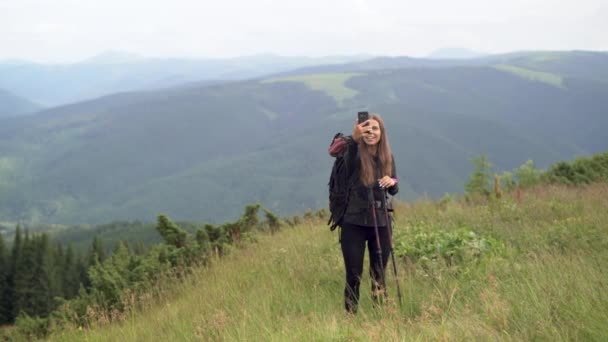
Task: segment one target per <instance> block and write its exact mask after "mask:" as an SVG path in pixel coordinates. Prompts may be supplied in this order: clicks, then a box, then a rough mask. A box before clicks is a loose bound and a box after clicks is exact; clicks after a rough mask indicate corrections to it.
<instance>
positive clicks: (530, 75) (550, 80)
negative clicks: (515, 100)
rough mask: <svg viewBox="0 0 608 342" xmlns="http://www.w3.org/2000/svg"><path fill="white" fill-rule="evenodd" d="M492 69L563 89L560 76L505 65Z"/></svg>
mask: <svg viewBox="0 0 608 342" xmlns="http://www.w3.org/2000/svg"><path fill="white" fill-rule="evenodd" d="M494 68H496V69H498V70H500V71H505V72H509V73H512V74H515V75H517V76H520V77H523V78H525V79H528V80H531V81H537V82H542V83H546V84H548V85H551V86H554V87H557V88H563V87H564V86H563V78H562V77H561V76H560V75H556V74H552V73H549V72H543V71H535V70H530V69H525V68H522V67H517V66H514V65H507V64H499V65H495V66H494Z"/></svg>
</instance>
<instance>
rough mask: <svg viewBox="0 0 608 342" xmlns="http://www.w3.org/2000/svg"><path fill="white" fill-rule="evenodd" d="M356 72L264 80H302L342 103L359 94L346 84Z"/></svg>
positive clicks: (268, 81) (271, 81) (313, 88)
mask: <svg viewBox="0 0 608 342" xmlns="http://www.w3.org/2000/svg"><path fill="white" fill-rule="evenodd" d="M357 75H359V74H356V73H342V74H313V75H305V76H291V77H282V78H273V79H269V80H265V81H263V83H273V82H302V83H304V84H306V85H307V86H308V87H309V88H310V89H312V90H318V91H322V92H324V93H326V94H327V95H329V96H331V97H333V98H334V99H335V100H336V102H337V103H338V104H340V105H342V103H343V101H344V100H346V99H349V98H352V97H355V95H357V93H358V92H357V91H356V90H354V89H351V88H348V87H346V86H345V85H344V83H345V82H346V81H348V79H350V78H351V77H353V76H357Z"/></svg>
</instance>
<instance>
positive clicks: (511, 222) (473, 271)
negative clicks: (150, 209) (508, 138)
mask: <svg viewBox="0 0 608 342" xmlns="http://www.w3.org/2000/svg"><path fill="white" fill-rule="evenodd" d="M507 197H508V196H507ZM607 209H608V185H605V184H603V185H594V186H590V187H587V188H579V189H564V188H551V187H548V188H547V187H545V188H538V189H533V190H531V191H528V192H525V193H524V194H523V201H522V203H521V204H517V201H516V200H515V199H514V198H503V200H501V201H500V202H494V203H489V204H481V205H475V206H469V205H466V204H462V203H457V202H450V203H448V204H447V205H439V204H436V203H431V202H419V203H417V204H415V205H413V206H402V207H401V208H399V210H398V214H399V216H398V218H397V223H398V225H397V231H398V232H400V233H401V234H407V233H408V231H410V230H412V229H414V227H417V228H421V227H422V228H424V229H428V230H437V229H444V230H455V229H461V228H467V229H471V230H473V231H475V232H477V233H478V234H480V235H483V236H491V237H493V238H495V239H498V240H499V241H501V242H502V244H503V246H504V248H499V249H497V250H495V251H494V252H493V253H491V254H488V255H486V256H484V257H483V258H482V259H481V260H480V261H479V262H478V263H473V264H469V265H464V266H463V267H461V268H457V269H453V268H446V267H443V268H441V267H439V268H437V270H436V271H435V272H434V273H433V274H432V275H429V274H428V273H425V272H423V271H422V270H421V269H420V267H417V265H409V266H406V265H405V264H400V282H401V287H402V291H403V294H404V305H403V307H402V308H398V307H397V305H396V304H395V303H394V297H395V287H394V279H393V278H392V276H391V277H390V278H389V279H388V281H389V291H390V293H391V294H392V297H391V298H392V301H391V302H389V303H388V304H387V305H386V307H385V308H383V309H380V310H376V309H373V308H372V307H371V302H370V299H369V294H368V293H367V291H366V290H367V288H368V287H367V286H363V287H362V299H361V300H362V303H361V310H360V313H359V315H357V316H356V317H350V316H348V315H346V314H345V313H344V312H343V309H342V286H343V266H342V261H341V255H340V251H339V246H338V245H337V235H336V234H331V233H330V232H329V231H328V230H327V229H326V227H325V226H324V225H323V223H322V222H320V221H319V222H313V223H305V224H302V225H300V226H298V227H297V228H295V229H288V230H284V231H283V232H281V233H279V234H277V235H275V236H272V237H271V236H262V237H260V239H259V243H257V244H254V245H251V246H249V247H247V248H245V249H243V250H240V251H235V252H234V253H232V255H231V256H229V257H228V258H226V259H225V260H223V261H221V263H219V264H216V265H215V266H212V267H210V268H208V269H202V270H200V271H199V272H197V273H196V274H195V275H194V276H193V277H192V279H191V280H190V281H187V282H183V283H179V284H173V285H172V286H174V287H175V290H174V291H173V292H172V293H173V295H171V296H168V297H165V298H163V299H162V300H161V301H160V302H159V303H153V304H148V305H144V307H145V308H144V310H143V311H141V310H134V311H133V312H131V313H129V314H127V315H126V316H124V317H121V320H122V322H120V323H114V324H110V325H104V326H101V327H98V328H94V329H91V330H84V331H83V330H74V331H68V332H64V333H63V334H60V335H56V336H54V339H55V340H66V341H70V340H82V339H83V338H84V339H86V340H87V341H123V340H141V341H146V340H201V339H202V340H264V341H284V340H323V341H325V340H420V339H422V340H427V339H434V340H435V339H442V340H443V339H445V340H472V339H476V340H490V339H496V338H501V339H506V340H534V339H541V340H605V339H606V338H607V337H608V329H607V328H606V326H605V322H606V321H607V320H608V295H607V293H608V272H606V271H605V265H606V261H608V249H607V248H606V247H608V234H607V233H608V232H607V225H606V222H608V210H607ZM465 266H466V267H465ZM364 277H365V279H364V280H363V282H364V284H368V283H369V281H368V278H367V275H364ZM102 321H103V319H102Z"/></svg>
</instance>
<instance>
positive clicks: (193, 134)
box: [0, 52, 608, 223]
mask: <svg viewBox="0 0 608 342" xmlns="http://www.w3.org/2000/svg"><path fill="white" fill-rule="evenodd" d="M581 56H582V57H581ZM541 57H542V58H541ZM489 58H490V57H486V59H484V60H485V61H486V62H484V63H486V64H489V65H461V66H454V65H452V66H449V65H448V66H444V67H441V68H435V67H432V68H431V67H420V66H417V67H405V68H391V64H390V63H389V64H387V65H385V66H384V67H385V69H382V70H363V69H361V68H358V69H357V68H353V70H350V71H348V72H346V71H340V72H337V70H342V69H344V70H346V69H345V68H348V65H346V66H340V67H335V68H334V70H329V69H328V73H323V74H306V75H302V74H293V75H278V76H273V77H268V78H263V79H258V80H249V81H238V82H230V83H223V84H215V85H206V86H203V85H201V86H190V87H179V88H174V89H169V90H162V91H150V92H138V93H124V94H119V95H112V96H107V97H103V98H100V99H96V100H91V101H87V102H81V103H76V104H73V105H68V106H63V107H57V108H53V109H50V110H47V111H43V112H41V113H38V114H37V115H34V116H30V117H24V118H13V119H4V120H3V121H2V125H0V156H1V157H0V158H1V159H0V190H1V194H2V195H1V196H0V217H2V221H4V222H7V221H8V222H14V221H24V222H47V223H99V222H108V221H109V220H131V219H140V220H145V221H149V220H150V218H152V217H155V215H156V214H157V213H159V212H166V213H168V214H169V215H171V216H172V217H175V218H176V219H178V220H188V221H207V222H222V221H224V220H227V219H231V218H234V217H236V216H237V215H238V213H239V211H240V208H242V207H243V206H244V205H246V204H248V203H254V202H260V203H262V204H263V205H264V206H265V207H268V208H270V209H271V210H273V211H275V212H277V213H279V214H281V215H289V214H293V213H297V212H300V213H302V212H304V211H305V210H306V209H308V208H322V207H324V206H325V205H326V202H327V189H326V184H327V178H328V175H329V170H330V167H331V163H332V160H331V158H330V157H329V156H328V155H327V153H326V149H327V146H328V144H329V142H330V141H329V140H330V138H331V137H332V136H333V134H334V133H335V132H337V131H342V132H346V133H348V132H350V131H351V130H352V126H353V123H354V120H355V116H356V112H357V111H358V110H362V109H368V110H370V111H373V112H377V113H380V114H381V115H383V116H384V118H385V120H386V123H387V129H388V133H389V135H390V141H391V145H392V147H393V152H394V155H395V159H396V164H397V167H398V173H399V178H400V182H401V184H402V186H401V193H400V196H401V198H403V199H414V198H418V197H420V196H423V195H425V194H426V195H429V196H432V197H439V196H442V195H443V194H444V193H446V192H449V193H454V192H461V191H462V190H463V184H464V183H465V181H466V178H467V175H468V174H470V172H471V171H472V166H471V163H470V160H471V159H472V158H474V157H476V156H479V155H480V154H486V155H487V156H488V157H489V158H490V159H491V160H492V161H493V163H494V166H495V169H496V170H497V171H499V170H510V169H513V168H515V167H518V166H519V165H521V164H523V163H524V162H526V161H527V160H529V159H532V160H534V161H535V162H536V165H537V166H538V167H540V168H545V167H547V166H548V165H549V164H550V163H552V162H557V161H559V160H568V159H571V158H573V157H575V156H579V155H590V154H593V153H599V152H602V151H605V150H606V149H608V139H607V138H606V134H605V131H606V129H608V117H607V116H606V115H604V113H605V112H606V111H607V110H608V96H606V95H608V83H606V82H603V81H601V80H600V79H601V77H600V76H601V75H602V72H603V71H602V70H606V69H608V61H607V60H606V58H605V54H596V53H582V52H581V53H578V52H573V53H569V52H562V53H554V54H548V55H547V56H544V57H543V56H542V55H539V54H535V53H531V54H529V55H525V54H515V55H513V56H506V57H505V56H502V57H500V58H498V57H495V59H494V60H492V61H493V63H495V64H491V63H490V62H488V61H490V59H489ZM590 60H593V61H594V62H593V63H590V62H589V61H590ZM523 61H527V62H526V63H527V64H525V63H524V62H523ZM532 61H534V63H532ZM435 62H437V63H439V62H442V61H433V63H435ZM448 62H449V61H448ZM587 62H589V63H587ZM449 63H455V62H449ZM466 63H470V62H466ZM509 63H511V64H509ZM478 64H479V63H478ZM524 64H525V65H524ZM566 66H567V67H566ZM386 68H387V69H386ZM532 68H536V69H534V70H533V69H532ZM589 68H595V69H597V70H599V71H598V72H597V73H590V72H588V69H589ZM329 71H331V72H329ZM590 74H593V75H594V76H593V77H590V76H589V75H590Z"/></svg>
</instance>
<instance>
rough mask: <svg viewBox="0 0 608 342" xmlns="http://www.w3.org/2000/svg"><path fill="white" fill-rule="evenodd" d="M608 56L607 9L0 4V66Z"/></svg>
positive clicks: (583, 5)
mask: <svg viewBox="0 0 608 342" xmlns="http://www.w3.org/2000/svg"><path fill="white" fill-rule="evenodd" d="M446 47H462V48H468V49H472V50H475V51H479V52H487V53H497V52H508V51H514V50H572V49H584V50H603V51H607V50H608V1H606V0H576V1H574V0H496V1H495V0H446V1H439V0H417V1H409V0H299V1H295V0H215V1H207V0H199V1H196V0H163V1H161V0H95V1H91V0H0V60H3V59H12V58H19V59H29V60H34V61H39V62H73V61H78V60H81V59H85V58H87V57H90V56H92V55H95V54H97V53H100V52H103V51H107V50H124V51H128V52H132V53H136V54H140V55H143V56H149V57H167V56H171V57H178V56H181V57H232V56H241V55H252V54H259V53H274V54H280V55H288V56H295V55H305V56H324V55H346V54H358V53H367V54H373V55H408V56H416V57H419V56H425V55H427V54H429V53H430V52H432V51H433V50H436V49H439V48H446Z"/></svg>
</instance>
